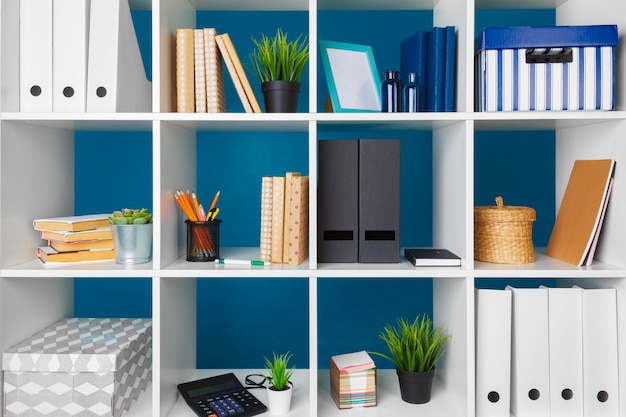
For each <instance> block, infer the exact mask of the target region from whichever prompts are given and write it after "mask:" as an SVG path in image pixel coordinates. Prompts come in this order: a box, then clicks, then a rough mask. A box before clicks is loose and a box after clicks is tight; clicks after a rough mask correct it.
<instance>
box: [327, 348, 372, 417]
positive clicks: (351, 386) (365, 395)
mask: <svg viewBox="0 0 626 417" xmlns="http://www.w3.org/2000/svg"><path fill="white" fill-rule="evenodd" d="M330 395H331V396H332V397H333V400H335V403H336V404H337V407H339V408H340V409H342V408H353V407H373V406H375V405H376V365H375V364H374V361H373V360H372V358H371V357H370V356H369V355H368V354H367V352H366V351H364V350H362V351H360V352H354V353H345V354H343V355H335V356H333V357H331V358H330Z"/></svg>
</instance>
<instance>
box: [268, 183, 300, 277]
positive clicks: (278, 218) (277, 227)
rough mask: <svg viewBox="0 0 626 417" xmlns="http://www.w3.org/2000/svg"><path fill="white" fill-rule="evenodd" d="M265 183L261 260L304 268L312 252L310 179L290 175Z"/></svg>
mask: <svg viewBox="0 0 626 417" xmlns="http://www.w3.org/2000/svg"><path fill="white" fill-rule="evenodd" d="M261 184H262V185H261V240H260V259H261V260H262V261H265V262H272V263H286V264H289V265H300V264H301V263H302V262H304V260H305V259H307V257H308V252H309V177H308V176H302V175H300V173H299V172H287V173H286V174H285V176H284V177H280V176H276V177H270V176H265V177H263V178H262V183H261Z"/></svg>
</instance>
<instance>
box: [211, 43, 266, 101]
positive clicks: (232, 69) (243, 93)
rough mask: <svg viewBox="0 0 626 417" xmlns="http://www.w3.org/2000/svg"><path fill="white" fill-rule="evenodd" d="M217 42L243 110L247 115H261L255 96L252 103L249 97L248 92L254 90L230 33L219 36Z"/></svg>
mask: <svg viewBox="0 0 626 417" xmlns="http://www.w3.org/2000/svg"><path fill="white" fill-rule="evenodd" d="M215 40H216V41H217V46H218V48H219V50H220V53H221V54H222V58H223V59H224V63H225V64H226V68H227V69H228V73H229V74H230V78H231V79H232V81H233V84H234V85H235V90H237V94H238V95H239V99H240V100H241V104H243V108H244V109H245V110H246V113H260V112H261V108H260V106H259V103H258V102H256V98H254V94H252V95H251V97H252V101H251V100H250V97H249V96H248V93H247V90H249V91H252V88H251V87H250V83H249V82H248V78H247V77H246V74H245V72H244V71H243V67H242V66H241V61H239V56H238V55H237V51H236V50H235V47H234V46H233V43H232V42H231V41H230V37H229V36H228V33H224V34H221V35H217V36H216V37H215ZM239 67H241V71H238V70H237V68H239Z"/></svg>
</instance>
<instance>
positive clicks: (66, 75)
mask: <svg viewBox="0 0 626 417" xmlns="http://www.w3.org/2000/svg"><path fill="white" fill-rule="evenodd" d="M53 1H54V3H53V5H52V16H53V20H52V33H53V36H52V39H53V41H52V53H53V60H52V86H53V89H54V91H53V96H52V109H53V111H54V112H78V113H84V112H85V108H86V97H87V95H86V92H87V49H88V41H87V38H88V36H89V3H90V0H80V1H76V0H53Z"/></svg>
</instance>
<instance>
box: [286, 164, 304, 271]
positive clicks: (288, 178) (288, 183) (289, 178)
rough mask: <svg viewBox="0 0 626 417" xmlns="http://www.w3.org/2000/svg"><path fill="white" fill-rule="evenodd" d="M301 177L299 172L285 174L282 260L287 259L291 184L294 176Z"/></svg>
mask: <svg viewBox="0 0 626 417" xmlns="http://www.w3.org/2000/svg"><path fill="white" fill-rule="evenodd" d="M297 175H301V174H300V173H299V172H287V173H286V174H285V215H284V219H283V244H282V247H283V259H289V231H290V228H289V222H290V219H291V212H290V211H289V199H290V196H291V183H292V179H293V177H294V176H297Z"/></svg>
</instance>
